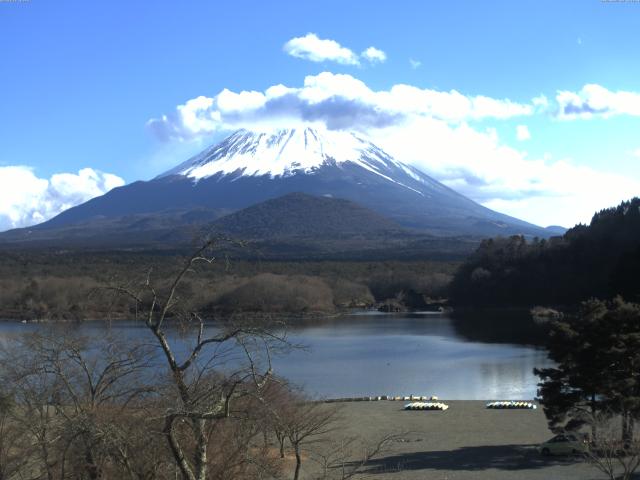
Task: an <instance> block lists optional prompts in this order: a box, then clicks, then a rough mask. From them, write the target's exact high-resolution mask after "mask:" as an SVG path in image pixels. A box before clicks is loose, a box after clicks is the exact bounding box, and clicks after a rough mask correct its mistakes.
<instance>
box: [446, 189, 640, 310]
mask: <svg viewBox="0 0 640 480" xmlns="http://www.w3.org/2000/svg"><path fill="white" fill-rule="evenodd" d="M639 270H640V199H638V198H634V199H632V200H630V201H627V202H623V203H621V204H620V205H619V206H617V207H613V208H609V209H605V210H602V211H600V212H598V213H596V214H595V215H594V216H593V219H592V220H591V223H590V225H588V226H587V225H577V226H575V227H574V228H572V229H570V230H568V231H567V232H566V233H565V235H563V236H562V237H553V238H551V239H548V240H544V239H543V240H540V239H533V240H527V239H525V238H524V237H522V236H512V237H508V238H494V239H488V240H484V241H483V242H482V244H481V245H480V247H478V249H477V251H476V252H475V253H474V254H473V255H472V256H471V257H470V258H469V259H468V260H467V261H466V262H465V263H464V264H463V265H462V266H461V268H460V269H459V270H458V272H457V273H456V275H455V277H454V280H453V282H452V284H451V288H450V296H451V299H452V301H453V303H454V304H456V305H473V306H487V307H489V306H522V307H532V306H534V305H541V304H542V305H557V306H568V305H575V304H577V303H579V302H580V301H583V300H585V299H587V298H591V297H598V298H612V297H613V296H615V295H622V296H623V297H624V298H625V299H627V300H629V301H638V300H639V298H638V297H639V293H640V278H639V277H638V274H637V272H638V271H639Z"/></svg>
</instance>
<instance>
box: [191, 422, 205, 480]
mask: <svg viewBox="0 0 640 480" xmlns="http://www.w3.org/2000/svg"><path fill="white" fill-rule="evenodd" d="M205 423H206V420H204V419H201V418H199V419H197V420H194V421H193V427H194V431H195V433H196V439H197V442H198V443H197V446H196V459H195V460H196V478H197V480H206V479H207V446H208V443H209V439H208V437H207V432H206V425H205Z"/></svg>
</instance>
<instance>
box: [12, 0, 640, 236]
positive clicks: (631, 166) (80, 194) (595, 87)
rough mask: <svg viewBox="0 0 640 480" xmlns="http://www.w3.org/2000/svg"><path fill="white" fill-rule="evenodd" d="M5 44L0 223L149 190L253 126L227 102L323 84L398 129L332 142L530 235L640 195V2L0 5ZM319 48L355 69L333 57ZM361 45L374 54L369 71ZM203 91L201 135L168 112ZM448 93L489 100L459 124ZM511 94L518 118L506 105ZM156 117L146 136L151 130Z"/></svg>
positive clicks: (355, 124) (303, 94)
mask: <svg viewBox="0 0 640 480" xmlns="http://www.w3.org/2000/svg"><path fill="white" fill-rule="evenodd" d="M308 34H314V35H315V36H316V37H317V40H318V42H320V43H318V42H315V45H316V47H318V45H319V47H318V48H320V51H313V52H312V51H311V50H313V48H315V47H313V45H314V42H313V38H311V37H310V36H309V35H308ZM295 39H298V41H297V43H296V42H294V43H287V42H291V41H293V40H295ZM0 41H1V42H2V43H1V45H2V50H1V52H2V53H1V56H0V75H1V76H2V88H1V89H0V106H1V108H2V115H1V116H0V187H1V188H0V229H2V228H9V227H11V226H21V225H25V224H29V223H33V222H35V221H41V220H42V219H44V218H48V217H49V216H51V215H53V214H55V213H57V212H58V211H59V210H60V209H62V208H68V207H69V206H71V205H73V204H75V203H77V202H79V201H84V200H86V199H87V198H90V197H91V196H94V195H96V194H99V193H102V192H104V191H105V190H106V189H108V188H111V187H112V186H115V185H117V184H120V183H121V181H120V179H122V181H124V182H127V183H128V182H131V181H135V180H138V179H149V178H152V177H153V176H155V175H157V174H158V173H160V172H162V171H163V170H166V169H168V168H170V167H171V166H173V165H175V164H177V163H179V162H181V161H183V160H185V158H186V157H187V156H188V155H190V154H192V153H195V152H196V151H198V150H199V149H200V148H202V147H203V146H204V145H206V144H207V143H209V142H213V141H215V140H216V139H219V138H221V137H222V136H224V135H225V134H226V133H228V132H229V131H230V130H231V129H233V128H237V127H242V126H246V127H249V128H252V127H255V118H256V113H255V111H253V110H251V108H253V107H252V105H253V104H252V103H251V102H252V101H253V100H252V101H249V103H247V101H245V100H246V99H249V97H250V96H248V95H242V94H241V92H258V93H260V94H262V95H263V97H264V98H262V100H260V99H257V100H255V101H258V102H260V101H262V102H263V103H264V102H267V103H268V102H269V101H271V100H273V98H272V96H270V94H268V93H267V90H268V89H269V87H272V86H275V85H285V86H286V87H287V88H289V89H295V90H296V91H295V92H293V93H292V91H291V92H289V93H290V96H293V97H295V98H296V99H298V100H300V98H302V99H303V100H304V102H307V103H305V104H304V105H305V108H311V107H309V105H308V101H309V100H308V95H310V94H313V92H311V93H310V90H309V88H311V87H309V85H312V86H313V88H318V85H319V84H322V85H321V88H322V89H323V91H325V93H326V92H327V91H328V92H329V93H327V95H330V96H333V97H336V96H337V97H339V98H347V97H348V100H349V102H348V103H349V105H351V106H353V105H354V104H357V105H358V106H359V107H361V106H362V105H365V106H367V108H371V109H372V110H371V111H375V112H378V113H380V112H381V113H382V114H385V113H388V111H393V112H394V115H396V114H397V115H399V116H400V117H401V118H402V120H401V121H399V122H398V123H394V124H392V125H387V126H385V127H384V128H378V126H372V125H371V124H366V122H365V123H360V122H359V120H358V118H356V117H354V119H353V120H352V121H351V123H348V124H345V125H341V128H348V129H356V130H360V131H365V132H366V133H367V134H369V135H370V136H371V138H372V140H373V141H374V142H379V143H380V144H381V145H382V146H383V148H385V149H387V150H389V151H390V153H392V154H394V155H396V156H397V157H398V158H399V159H401V160H403V161H407V162H410V163H413V164H415V165H416V166H418V167H420V168H422V169H423V170H425V171H426V172H427V173H429V174H431V175H433V176H434V177H436V178H438V179H439V180H442V181H444V182H445V183H447V184H449V185H450V186H452V187H453V188H457V189H458V190H460V191H461V192H462V193H465V194H467V195H469V196H471V197H472V198H474V199H476V200H477V201H480V202H482V203H484V204H486V205H487V206H490V207H491V208H495V209H498V210H501V211H504V212H506V213H510V214H513V215H515V216H519V217H521V218H524V219H527V220H530V221H533V222H536V223H539V224H543V225H547V224H553V223H562V224H564V225H567V226H570V225H571V224H573V223H576V222H578V221H588V219H589V217H590V214H591V213H592V212H593V210H594V209H596V208H603V207H606V206H610V205H612V204H613V203H616V202H618V201H619V200H621V199H622V198H626V197H629V196H632V195H634V194H636V192H638V190H636V189H637V188H640V135H639V134H638V133H639V132H640V80H638V79H640V61H639V60H640V57H639V55H638V52H637V47H638V45H640V3H637V2H606V1H599V0H580V1H566V0H565V1H562V2H557V1H546V0H538V1H522V2H515V1H494V2H489V1H487V2H477V1H458V2H435V1H433V2H431V1H424V2H423V1H414V2H402V1H396V2H393V4H391V3H388V2H384V3H383V2H378V3H376V2H357V1H352V2H334V1H323V2H292V1H289V2H285V1H273V2H258V1H255V2H248V1H236V2H217V1H216V2H214V1H189V2H177V1H154V2H150V1H146V2H145V1H139V2H130V1H123V0H112V1H109V2H106V1H92V2H86V1H57V2H56V1H44V0H30V1H13V2H6V1H5V2H0ZM323 41H324V42H327V41H333V42H336V43H337V44H339V47H340V48H342V49H348V51H350V52H351V54H353V57H350V58H351V60H348V59H347V60H345V58H346V57H344V58H342V57H340V58H338V57H335V56H333V57H332V56H331V55H329V54H327V52H328V51H331V49H329V50H326V48H328V44H327V43H322V42H323ZM287 45H289V47H287ZM292 45H293V47H292ZM334 46H335V45H334ZM294 47H295V48H294ZM369 47H375V49H376V50H377V51H380V52H384V59H383V60H382V59H381V58H377V59H372V60H371V61H370V60H368V59H367V57H366V55H363V52H364V51H365V50H366V49H367V48H369ZM296 48H297V50H296ZM323 49H325V50H323ZM316 50H317V49H316ZM296 52H297V53H296ZM343 52H344V50H343ZM314 55H315V57H314ZM318 55H319V56H318ZM310 58H311V59H310ZM354 59H355V60H354ZM356 62H357V64H355V63H356ZM412 62H413V65H412ZM341 74H342V75H343V76H340V75H341ZM305 79H307V80H305ZM358 82H360V83H361V84H362V85H364V86H365V87H366V90H367V91H365V90H364V88H365V87H363V88H360V87H358V86H357V85H356V83H358ZM398 85H406V86H409V87H411V88H412V93H408V94H407V95H415V96H416V97H415V98H416V102H417V103H420V102H424V104H425V105H426V107H424V109H423V110H421V111H413V109H411V108H409V106H406V105H405V106H404V107H402V108H401V107H397V105H396V104H397V102H398V101H399V97H398V96H397V95H395V94H390V95H387V94H388V93H389V92H395V90H394V86H398ZM585 86H591V87H586V88H585ZM224 89H228V90H229V91H230V92H233V93H236V94H239V96H238V97H237V98H236V97H234V98H236V100H237V101H236V100H234V102H236V103H234V104H233V108H234V109H235V110H234V111H236V113H237V112H240V113H238V114H237V115H234V117H233V121H232V120H230V118H231V117H230V116H229V114H228V111H227V112H226V116H225V115H223V116H222V117H223V118H222V120H219V121H218V120H216V121H213V120H211V118H217V117H216V115H217V114H218V113H219V111H220V108H221V107H219V106H218V105H217V102H221V101H222V100H221V99H220V98H219V97H218V95H219V94H220V92H221V91H223V90H224ZM314 91H315V90H314ZM369 92H371V93H369ZM452 92H455V93H456V94H457V95H453V94H452ZM562 92H564V94H562ZM438 93H442V94H443V95H438ZM200 96H203V97H205V98H208V99H213V102H214V105H213V106H212V107H211V106H210V107H207V108H200V107H198V109H197V111H196V115H197V116H198V118H200V119H202V118H204V119H205V120H207V119H208V123H207V124H206V125H204V126H203V125H198V126H195V127H194V125H193V124H191V125H186V124H185V119H184V118H182V117H180V115H178V114H177V113H176V112H177V110H176V107H177V106H179V105H187V102H188V101H189V100H190V99H195V98H198V97H200ZM345 96H346V97H345ZM387 96H388V97H389V98H388V99H387V98H386V97H387ZM374 97H375V98H374ZM440 97H442V98H440ZM459 97H464V98H465V99H471V101H473V99H474V98H475V99H477V98H478V97H482V98H484V97H487V98H489V99H493V100H495V102H496V104H495V105H491V106H490V107H487V108H488V110H487V109H486V108H485V109H484V110H482V112H484V113H482V112H480V113H478V111H475V110H473V109H471V110H469V111H466V112H462V113H455V112H454V110H455V108H456V105H459V102H460V98H459ZM402 98H405V97H402ZM412 98H413V97H412ZM542 98H544V99H545V101H546V104H545V105H543V104H542V103H541V99H542ZM534 99H538V100H534ZM507 100H508V101H510V104H512V106H513V105H516V106H520V107H522V108H521V109H520V110H518V109H517V108H516V109H515V110H514V111H513V112H511V111H509V112H507V111H506V110H501V108H502V107H504V106H505V105H506V102H507ZM238 102H239V103H238ZM394 102H395V103H394ZM312 103H313V102H312ZM316 103H317V102H316ZM316 103H314V105H316ZM411 103H412V100H408V101H407V105H410V104H411ZM261 105H262V104H261ZM262 107H264V105H262V106H261V107H260V108H262ZM345 108H347V107H345ZM576 109H577V110H576ZM250 110H251V111H250ZM254 110H255V109H254ZM263 110H264V111H266V113H265V112H263V113H261V114H260V115H263V116H262V117H261V118H260V125H261V126H264V124H270V125H272V126H276V127H277V126H278V125H279V122H280V121H281V120H282V117H281V116H278V115H280V114H281V113H282V112H280V113H279V114H278V112H276V113H277V115H276V117H272V116H270V115H273V114H272V113H270V112H273V110H272V109H270V108H262V110H260V111H261V112H262V111H263ZM409 110H410V111H409ZM449 111H451V112H452V113H451V115H449V113H448V112H449ZM525 111H526V113H525V114H522V112H525ZM216 112H218V113H216ZM576 112H577V113H576ZM590 112H591V113H590ZM343 114H344V110H341V111H340V112H329V113H328V114H327V115H329V117H322V119H321V121H322V122H325V123H326V122H328V123H331V121H332V118H333V117H330V116H331V115H343ZM163 115H166V121H164V122H161V126H162V127H163V128H161V129H160V130H163V131H165V135H158V131H159V130H158V129H156V128H150V126H149V121H150V120H151V119H156V126H157V125H158V122H159V121H162V118H163V117H162V116H163ZM287 115H289V116H291V115H293V116H294V117H295V115H296V114H291V112H288V113H287ZM397 115H396V116H397ZM207 116H209V117H207ZM443 118H444V119H443ZM290 120H291V118H289V117H287V121H290ZM295 120H300V121H302V120H304V119H301V118H297V117H296V119H295ZM216 122H217V123H216ZM167 126H169V127H170V129H173V130H172V131H174V132H175V131H176V130H175V129H178V130H179V131H180V134H175V135H168V134H166V132H167V131H168V130H167V128H164V127H167ZM518 126H520V132H521V135H520V137H521V139H518V135H517V132H518ZM524 127H526V131H528V133H529V136H530V138H528V139H526V138H524V137H526V135H525V134H524V133H523V132H524V131H525V128H524ZM447 142H449V143H447ZM465 145H466V146H468V148H466V149H465V148H463V147H464V146H465ZM83 169H84V170H83ZM79 172H84V173H79ZM105 174H110V175H105ZM18 184H20V185H29V186H28V187H26V186H25V188H24V189H23V191H22V193H20V192H16V191H15V190H16V188H17V187H16V185H18ZM563 184H564V185H566V186H567V188H566V190H563ZM2 191H4V193H2ZM638 193H640V192H638Z"/></svg>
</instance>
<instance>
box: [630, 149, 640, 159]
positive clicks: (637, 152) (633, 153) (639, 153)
mask: <svg viewBox="0 0 640 480" xmlns="http://www.w3.org/2000/svg"><path fill="white" fill-rule="evenodd" d="M629 153H630V154H631V156H632V157H636V158H640V148H636V149H635V150H632V151H631V152H629Z"/></svg>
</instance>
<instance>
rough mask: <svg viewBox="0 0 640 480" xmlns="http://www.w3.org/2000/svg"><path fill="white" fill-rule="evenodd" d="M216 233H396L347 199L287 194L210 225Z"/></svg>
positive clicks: (392, 225) (396, 228)
mask: <svg viewBox="0 0 640 480" xmlns="http://www.w3.org/2000/svg"><path fill="white" fill-rule="evenodd" d="M213 227H214V228H215V229H216V230H219V231H222V232H226V233H228V234H231V235H235V236H239V237H241V238H246V239H250V238H258V239H265V238H282V237H289V236H305V235H313V236H320V237H331V236H344V235H353V234H374V233H382V232H400V231H401V230H403V229H402V228H401V227H400V226H399V225H398V224H397V223H395V222H394V221H392V220H390V219H388V218H386V217H383V216H382V215H380V214H378V213H375V212H374V211H372V210H369V209H367V208H364V207H362V206H360V205H358V204H356V203H354V202H350V201H349V200H343V199H340V198H331V197H316V196H313V195H307V194H304V193H290V194H288V195H284V196H282V197H278V198H275V199H272V200H267V201H266V202H262V203H259V204H257V205H253V206H251V207H248V208H245V209H243V210H240V211H239V212H235V213H232V214H230V215H227V216H225V217H222V218H220V219H219V220H217V221H216V222H214V224H213Z"/></svg>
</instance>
